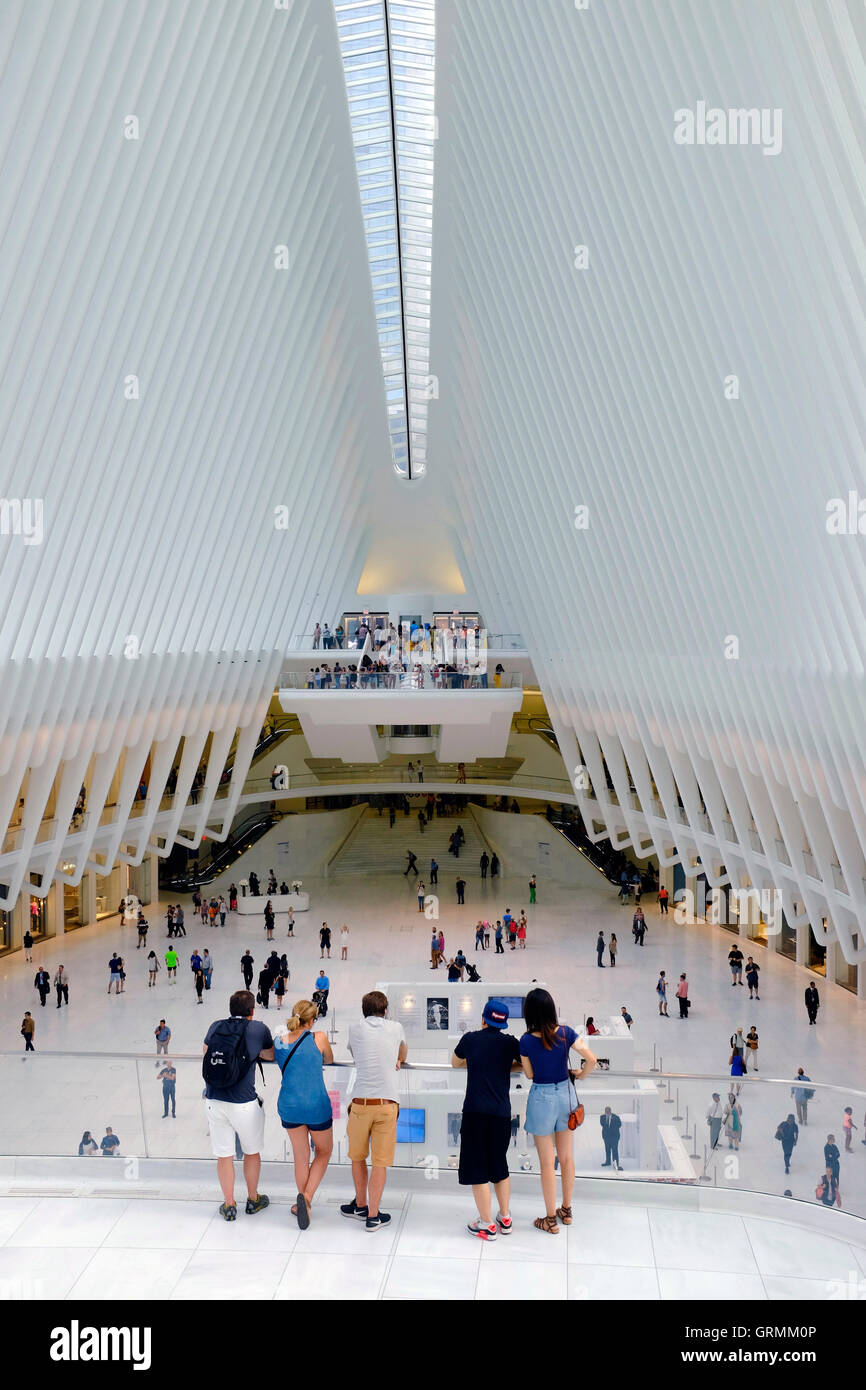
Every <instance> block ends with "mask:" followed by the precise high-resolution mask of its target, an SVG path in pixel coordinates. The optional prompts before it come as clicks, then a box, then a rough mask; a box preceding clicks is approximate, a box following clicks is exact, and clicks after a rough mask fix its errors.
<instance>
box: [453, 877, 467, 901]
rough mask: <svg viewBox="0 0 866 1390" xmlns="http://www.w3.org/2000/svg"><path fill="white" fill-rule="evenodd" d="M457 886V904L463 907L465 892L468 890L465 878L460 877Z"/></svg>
mask: <svg viewBox="0 0 866 1390" xmlns="http://www.w3.org/2000/svg"><path fill="white" fill-rule="evenodd" d="M455 886H456V888H457V906H458V907H462V906H463V894H464V893H465V891H466V880H465V878H458V880H457V883H456V885H455Z"/></svg>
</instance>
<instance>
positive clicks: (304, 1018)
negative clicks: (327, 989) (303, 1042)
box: [288, 999, 319, 1033]
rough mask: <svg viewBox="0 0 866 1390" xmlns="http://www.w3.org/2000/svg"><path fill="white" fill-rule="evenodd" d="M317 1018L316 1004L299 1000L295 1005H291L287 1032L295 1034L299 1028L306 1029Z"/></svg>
mask: <svg viewBox="0 0 866 1390" xmlns="http://www.w3.org/2000/svg"><path fill="white" fill-rule="evenodd" d="M318 1017H319V1006H318V1004H313V1003H311V1001H310V1000H309V999H299V1000H298V1002H297V1004H293V1005H292V1012H291V1014H290V1016H289V1019H288V1028H289V1032H290V1033H297V1031H298V1029H299V1028H306V1026H307V1024H308V1023H313V1022H314V1021H315V1019H317V1018H318Z"/></svg>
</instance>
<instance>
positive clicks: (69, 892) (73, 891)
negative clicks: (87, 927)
mask: <svg viewBox="0 0 866 1390" xmlns="http://www.w3.org/2000/svg"><path fill="white" fill-rule="evenodd" d="M80 926H81V885H80V884H78V883H75V884H72V883H64V885H63V930H64V931H74V930H75V928H76V927H80Z"/></svg>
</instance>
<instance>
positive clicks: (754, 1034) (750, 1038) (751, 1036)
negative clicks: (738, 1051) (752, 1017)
mask: <svg viewBox="0 0 866 1390" xmlns="http://www.w3.org/2000/svg"><path fill="white" fill-rule="evenodd" d="M743 1060H744V1061H745V1063H746V1070H747V1071H748V1069H749V1063H750V1062H751V1064H752V1071H757V1070H758V1030H757V1028H756V1027H755V1025H754V1023H753V1024H752V1026H751V1028H750V1029H749V1031H748V1033H747V1034H746V1054H745V1057H744V1059H743Z"/></svg>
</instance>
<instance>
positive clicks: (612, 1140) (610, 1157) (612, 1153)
mask: <svg viewBox="0 0 866 1390" xmlns="http://www.w3.org/2000/svg"><path fill="white" fill-rule="evenodd" d="M621 1129H622V1120H621V1119H620V1118H619V1115H614V1113H613V1111H612V1110H611V1108H610V1106H609V1105H606V1106H605V1107H604V1114H603V1115H602V1117H601V1137H602V1139H603V1140H604V1163H603V1164H602V1165H601V1166H602V1168H609V1167H610V1166H611V1163H612V1164H613V1166H614V1168H617V1169H618V1168H619V1132H620V1130H621Z"/></svg>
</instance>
